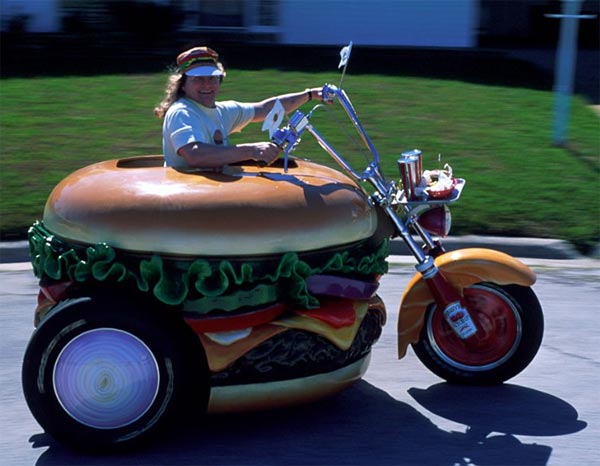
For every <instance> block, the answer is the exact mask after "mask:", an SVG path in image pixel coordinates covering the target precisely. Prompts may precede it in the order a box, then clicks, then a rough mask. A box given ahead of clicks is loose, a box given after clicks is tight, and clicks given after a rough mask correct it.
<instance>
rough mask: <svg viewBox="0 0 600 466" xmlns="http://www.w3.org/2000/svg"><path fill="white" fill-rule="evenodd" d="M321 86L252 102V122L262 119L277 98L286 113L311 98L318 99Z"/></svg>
mask: <svg viewBox="0 0 600 466" xmlns="http://www.w3.org/2000/svg"><path fill="white" fill-rule="evenodd" d="M320 94H321V88H313V89H306V90H304V91H302V92H292V93H290V94H283V95H279V96H275V97H269V98H268V99H265V100H263V101H261V102H257V103H255V104H254V119H253V120H252V121H253V122H254V123H256V122H259V121H263V120H264V119H265V118H266V117H267V115H268V114H269V112H270V111H271V109H272V108H273V105H275V102H276V101H277V100H278V99H279V101H280V102H281V105H282V106H283V108H284V109H285V113H286V115H287V114H289V113H291V112H293V111H294V110H296V109H297V108H298V107H300V106H301V105H303V104H305V103H307V102H310V101H311V100H312V99H320V98H321V96H320Z"/></svg>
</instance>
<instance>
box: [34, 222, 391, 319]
mask: <svg viewBox="0 0 600 466" xmlns="http://www.w3.org/2000/svg"><path fill="white" fill-rule="evenodd" d="M29 251H30V255H31V262H32V265H33V272H34V274H35V276H36V277H38V278H41V277H42V276H47V277H50V278H52V279H54V280H67V279H68V280H72V281H75V282H79V283H85V282H89V281H98V282H116V283H131V284H132V286H136V287H137V289H138V290H140V291H142V292H146V293H152V294H153V295H154V296H155V297H156V298H157V299H158V300H159V301H161V302H163V303H165V304H168V305H180V304H182V303H183V302H184V301H186V300H188V299H193V300H197V301H198V302H205V303H206V304H208V303H211V302H212V303H215V305H217V304H216V303H219V306H220V307H221V308H222V309H223V310H225V311H228V310H234V309H235V308H236V304H237V303H239V301H240V299H239V298H240V293H243V294H244V295H245V296H252V300H253V301H254V302H256V303H264V302H272V300H273V298H274V297H277V299H281V300H285V301H286V302H289V303H291V304H293V305H295V306H299V307H302V308H306V309H311V308H317V307H319V301H318V299H317V298H316V297H315V296H313V295H312V294H310V293H309V292H308V289H307V286H306V279H307V278H308V277H310V276H311V275H314V274H333V275H335V274H349V273H351V274H353V275H362V276H365V277H368V276H371V275H373V274H384V273H386V272H387V270H388V264H387V262H386V257H387V256H388V241H387V240H386V241H384V242H383V243H382V244H381V246H380V247H379V248H378V249H377V250H376V251H375V252H371V253H368V254H365V251H364V250H363V248H360V247H357V248H354V249H352V250H351V251H348V250H346V251H342V252H338V253H335V254H333V255H332V256H331V255H328V256H326V259H323V263H322V264H309V263H307V262H305V261H304V260H302V259H301V258H300V257H299V256H298V254H297V253H293V252H289V253H286V254H284V255H282V256H281V258H280V259H279V262H278V264H277V265H276V267H275V268H273V269H271V270H270V271H269V272H265V271H264V270H262V269H264V267H261V265H260V263H259V262H257V261H255V262H254V263H253V262H252V260H251V259H250V260H249V261H248V262H238V261H233V262H232V261H229V260H219V259H216V260H213V259H211V260H207V259H202V258H199V259H196V260H173V259H171V258H168V259H164V258H162V257H161V256H160V255H158V254H154V255H152V256H150V257H149V258H136V257H134V256H132V255H131V254H127V253H123V252H119V253H118V252H117V251H116V250H115V249H114V248H112V247H111V246H109V245H107V244H106V243H97V244H95V245H93V246H88V247H77V246H75V247H73V246H71V245H69V244H68V243H66V242H65V241H62V240H61V239H59V238H57V237H56V236H54V235H53V234H52V233H51V232H49V231H48V230H47V229H46V228H45V227H44V225H43V223H42V222H36V223H34V224H33V226H32V227H31V228H30V229H29ZM324 257H325V256H324ZM241 290H242V291H241ZM263 295H264V296H263ZM201 307H202V308H204V309H205V312H209V311H210V310H212V309H211V306H207V307H204V306H201Z"/></svg>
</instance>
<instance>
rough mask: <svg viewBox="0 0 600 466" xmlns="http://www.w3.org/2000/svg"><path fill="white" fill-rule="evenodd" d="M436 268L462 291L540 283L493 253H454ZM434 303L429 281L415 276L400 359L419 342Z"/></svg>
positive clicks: (402, 318) (405, 301) (403, 306)
mask: <svg viewBox="0 0 600 466" xmlns="http://www.w3.org/2000/svg"><path fill="white" fill-rule="evenodd" d="M435 264H436V265H437V267H438V268H439V269H440V270H441V271H442V272H443V274H444V276H445V277H446V279H448V280H449V281H450V283H452V285H453V286H454V287H455V288H456V289H458V290H462V289H463V288H466V287H468V286H470V285H472V284H474V283H479V282H493V283H496V284H498V285H510V284H515V285H522V286H531V285H533V284H534V283H535V280H536V276H535V273H534V272H533V271H532V270H531V269H530V268H529V267H527V266H526V265H525V264H523V263H522V262H521V261H519V260H517V259H515V258H514V257H512V256H509V255H508V254H504V253H502V252H498V251H494V250H491V249H480V248H471V249H459V250H456V251H450V252H447V253H445V254H442V255H441V256H439V257H437V258H436V259H435ZM432 302H433V295H432V294H431V292H430V291H429V288H428V287H427V284H426V283H425V280H424V279H423V277H422V276H421V274H418V273H417V274H415V276H414V277H413V278H412V279H411V280H410V282H409V283H408V285H407V287H406V289H405V290H404V294H403V295H402V300H401V301H400V312H399V314H398V358H402V357H404V356H405V354H406V348H407V347H408V345H410V344H412V343H416V342H417V341H419V335H420V333H421V328H422V327H423V321H424V316H425V311H426V310H427V307H428V306H429V305H430V304H431V303H432Z"/></svg>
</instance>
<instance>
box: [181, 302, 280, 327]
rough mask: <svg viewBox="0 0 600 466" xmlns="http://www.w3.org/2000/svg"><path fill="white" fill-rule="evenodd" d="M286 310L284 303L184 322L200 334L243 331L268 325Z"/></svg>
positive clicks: (191, 318) (190, 319) (186, 319)
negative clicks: (240, 312)
mask: <svg viewBox="0 0 600 466" xmlns="http://www.w3.org/2000/svg"><path fill="white" fill-rule="evenodd" d="M286 308H287V307H286V305H285V304H283V303H275V304H272V305H270V306H267V307H264V308H261V309H258V310H253V311H249V312H244V313H242V314H233V315H230V316H205V317H185V318H184V320H185V322H186V323H187V324H188V325H189V326H190V327H191V328H192V329H193V330H194V331H195V332H198V333H210V332H228V331H231V330H242V329H245V328H251V327H258V326H259V325H262V324H267V323H269V322H271V321H272V320H274V319H275V318H277V317H278V316H280V315H281V314H283V313H284V312H285V310H286Z"/></svg>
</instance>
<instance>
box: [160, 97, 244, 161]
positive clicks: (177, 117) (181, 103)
mask: <svg viewBox="0 0 600 466" xmlns="http://www.w3.org/2000/svg"><path fill="white" fill-rule="evenodd" d="M215 105H216V107H215V108H208V107H204V106H203V105H200V104H199V103H197V102H194V101H193V100H190V99H186V98H181V99H179V100H178V101H177V102H175V103H174V104H173V105H171V107H170V108H169V110H167V114H166V115H165V119H164V121H163V154H164V157H165V165H167V166H169V167H179V168H181V167H186V166H187V164H186V162H185V160H184V159H183V157H181V156H180V155H178V154H177V150H178V149H180V148H181V147H183V146H185V145H186V144H189V143H191V142H201V143H206V144H222V145H224V146H228V145H229V135H230V134H231V133H236V132H239V131H241V130H242V129H243V128H244V127H245V126H246V125H248V123H250V122H251V121H252V119H253V118H254V107H253V106H252V105H251V104H245V103H240V102H235V101H233V100H227V101H224V102H217V103H216V104H215Z"/></svg>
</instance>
